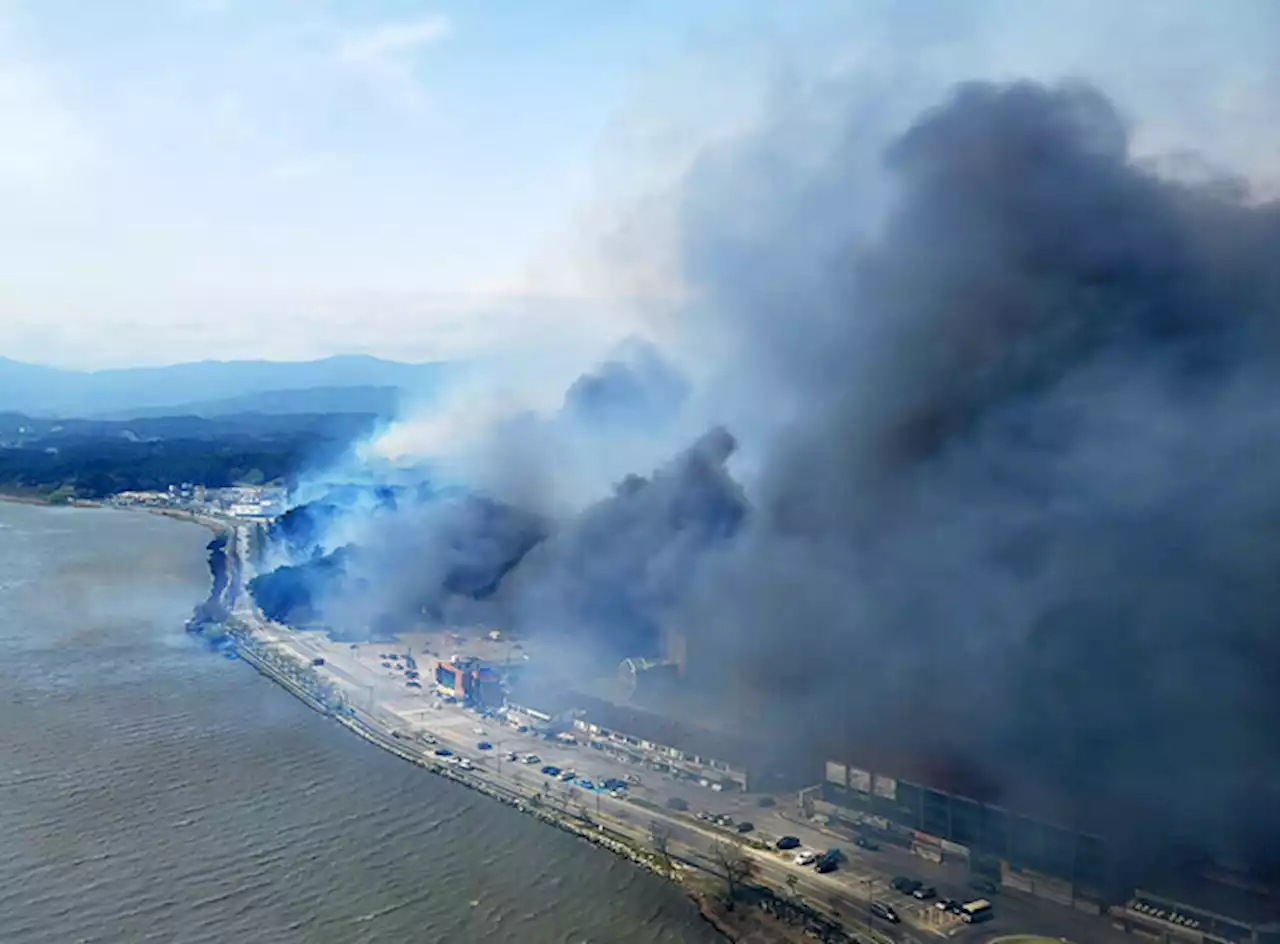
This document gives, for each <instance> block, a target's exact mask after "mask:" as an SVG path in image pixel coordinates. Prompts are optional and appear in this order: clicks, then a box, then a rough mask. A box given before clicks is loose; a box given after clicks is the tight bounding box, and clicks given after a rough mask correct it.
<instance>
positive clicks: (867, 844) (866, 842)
mask: <svg viewBox="0 0 1280 944" xmlns="http://www.w3.org/2000/svg"><path fill="white" fill-rule="evenodd" d="M853 844H854V845H855V846H857V847H858V848H859V849H866V850H867V851H868V852H876V851H878V850H879V849H880V843H878V842H876V841H875V840H874V839H868V838H867V837H866V836H859V837H858V838H857V839H855V840H854V841H853Z"/></svg>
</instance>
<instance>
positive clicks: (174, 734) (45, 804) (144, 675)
mask: <svg viewBox="0 0 1280 944" xmlns="http://www.w3.org/2000/svg"><path fill="white" fill-rule="evenodd" d="M13 508H17V509H18V510H17V511H16V512H15V511H12V510H11V509H13ZM48 511H49V510H48V509H38V508H28V507H22V506H9V507H6V506H3V505H0V519H3V521H2V522H0V527H5V526H7V527H8V529H9V531H8V533H6V535H5V540H3V541H0V574H4V575H5V577H4V581H5V582H4V583H0V642H3V643H4V644H5V647H6V659H5V660H3V661H0V692H4V696H3V697H4V698H5V699H6V702H7V704H8V705H9V706H10V709H11V710H10V711H8V712H0V751H2V753H0V757H3V758H4V760H5V764H4V765H3V770H0V928H2V929H3V935H0V940H2V941H3V944H49V942H64V941H65V942H73V941H83V942H86V944H90V942H91V944H117V942H119V944H138V942H146V941H156V942H164V944H204V942H210V944H212V942H217V944H227V942H234V944H259V942H262V944H289V942H294V941H298V942H305V944H374V942H378V944H388V942H391V944H400V942H409V941H414V942H417V941H460V942H470V941H484V942H493V944H507V942H510V944H517V942H518V944H541V942H565V944H588V942H589V944H597V942H610V944H613V942H616V944H650V942H653V944H658V942H661V944H667V942H681V944H683V942H707V941H712V940H716V937H715V936H714V935H713V934H712V933H711V931H710V929H708V928H707V927H706V926H705V925H703V924H702V923H701V921H700V920H699V918H698V917H697V914H696V911H695V910H694V908H693V907H692V905H690V904H689V903H688V902H686V901H685V900H684V899H683V898H682V897H681V896H679V895H678V894H677V893H676V892H674V891H673V890H672V889H670V888H669V887H667V886H665V885H664V884H663V883H661V882H660V881H658V880H657V879H655V878H654V877H652V876H649V875H645V874H643V873H640V872H638V871H637V870H635V869H634V868H632V867H630V866H629V865H627V864H625V863H623V862H621V861H620V860H618V859H616V858H614V857H612V856H610V855H609V854H607V853H605V852H603V851H601V850H598V849H595V848H593V847H591V846H588V845H586V844H585V843H583V842H581V841H579V840H576V839H573V838H572V837H569V836H567V835H565V834H562V833H560V832H557V831H555V830H552V829H548V828H547V827H545V826H542V825H540V824H538V823H536V822H534V821H532V820H530V819H528V818H527V817H524V816H521V815H520V814H518V813H516V812H515V811H512V810H509V809H507V808H506V807H503V806H500V805H498V804H494V803H491V802H489V801H487V800H485V799H483V798H481V797H479V796H477V795H476V794H474V793H470V792H468V791H466V790H463V789H461V788H459V787H457V786H455V785H453V784H450V783H448V782H445V781H442V780H439V779H436V778H433V777H431V776H430V775H428V774H426V773H424V772H423V771H420V770H418V769H416V768H414V767H411V766H409V765H407V764H404V763H401V762H399V761H397V760H395V759H393V758H391V757H390V756H389V755H386V754H384V753H383V752H380V751H378V750H377V749H375V748H373V747H371V746H369V745H367V744H365V743H364V742H363V741H360V740H359V739H357V738H354V737H352V736H350V735H349V734H347V733H346V732H344V731H342V730H341V729H339V728H337V727H336V726H335V725H333V724H331V723H330V722H328V721H326V720H325V719H323V718H321V717H319V716H317V715H315V714H314V713H312V712H310V711H309V710H307V709H306V708H305V707H303V706H302V705H301V704H300V703H298V702H297V701H296V700H294V699H293V698H291V697H290V696H288V695H287V694H286V693H284V692H283V691H282V690H280V689H279V688H277V687H276V686H274V685H272V684H271V683H269V682H267V681H266V680H265V679H263V678H261V677H260V676H258V675H256V674H255V673H254V672H253V671H252V669H250V668H249V667H248V666H246V665H244V664H242V663H239V662H230V661H227V660H224V659H218V658H215V657H212V656H210V655H209V654H208V653H207V652H205V651H204V650H202V649H201V648H200V647H198V646H197V645H195V644H194V643H193V642H192V641H191V640H189V639H187V637H186V636H185V635H184V634H183V633H182V631H181V624H182V621H183V619H184V618H185V617H186V615H187V613H188V612H189V609H190V606H191V603H192V602H194V601H195V600H196V599H198V598H199V596H200V595H201V594H203V592H204V591H205V590H206V588H207V575H206V573H205V570H204V567H205V564H204V555H205V551H204V545H205V543H206V542H207V534H206V533H205V532H204V531H203V530H201V529H198V528H194V527H191V526H188V525H183V524H180V523H176V522H173V521H168V520H164V519H159V518H154V517H148V516H137V515H123V514H106V515H95V514H89V515H81V514H79V513H77V512H64V513H61V514H58V515H56V516H55V517H54V518H51V519H48V520H45V519H44V518H42V515H43V514H45V513H48ZM49 522H53V523H52V524H50V523H49ZM121 547H127V548H128V549H129V562H128V566H127V567H121V566H119V556H120V555H119V549H120V548H121ZM6 555H7V556H6ZM15 556H18V557H20V558H21V559H20V560H15V559H13V558H14V557H15ZM67 574H73V575H74V577H75V582H76V585H77V588H78V589H77V592H75V593H70V592H63V588H61V587H60V584H59V577H51V576H50V575H67ZM42 575H43V576H42ZM95 580H96V581H104V580H105V581H109V582H110V584H111V586H110V587H109V588H102V587H96V586H95ZM158 586H163V592H162V593H159V595H158V596H157V598H156V599H155V600H150V601H149V600H147V599H145V598H146V596H147V594H148V593H152V594H155V593H156V591H155V588H156V587H158ZM175 588H180V589H181V590H182V592H175ZM108 590H109V592H108ZM130 598H136V600H135V602H134V603H132V604H130V605H129V606H128V608H127V609H128V612H126V613H123V614H121V613H118V612H117V611H116V606H117V602H116V601H120V600H128V599H130ZM103 600H109V601H111V604H110V605H108V606H98V605H96V603H95V601H99V602H100V601H103Z"/></svg>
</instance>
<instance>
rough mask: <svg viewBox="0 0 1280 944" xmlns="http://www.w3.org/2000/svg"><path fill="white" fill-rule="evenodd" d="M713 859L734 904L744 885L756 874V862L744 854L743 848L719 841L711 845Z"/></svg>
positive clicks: (730, 900) (726, 893)
mask: <svg viewBox="0 0 1280 944" xmlns="http://www.w3.org/2000/svg"><path fill="white" fill-rule="evenodd" d="M711 859H712V861H713V862H714V863H715V867H716V871H717V873H719V875H720V877H721V878H722V879H724V885H725V895H726V897H727V898H728V899H729V903H730V904H732V903H733V901H734V900H735V899H736V898H737V897H738V893H739V892H740V891H741V890H742V886H743V885H744V884H746V882H747V881H748V880H749V879H750V878H751V877H752V876H753V875H755V874H756V864H755V862H753V861H752V860H751V859H749V858H747V857H746V856H745V855H743V853H742V850H741V849H739V848H738V847H737V846H734V845H731V844H729V843H727V842H717V843H715V844H714V845H713V846H712V847H711Z"/></svg>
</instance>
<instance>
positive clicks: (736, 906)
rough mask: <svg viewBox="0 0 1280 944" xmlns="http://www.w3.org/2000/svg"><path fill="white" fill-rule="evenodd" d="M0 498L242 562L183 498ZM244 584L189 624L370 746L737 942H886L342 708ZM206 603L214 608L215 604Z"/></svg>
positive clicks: (646, 829)
mask: <svg viewBox="0 0 1280 944" xmlns="http://www.w3.org/2000/svg"><path fill="white" fill-rule="evenodd" d="M5 501H7V502H11V503H14V504H24V505H34V506H43V507H48V508H58V507H76V508H108V509H114V510H121V511H127V510H142V511H146V512H148V513H151V514H157V515H161V516H163V517H166V518H170V519H172V520H175V521H184V522H187V523H189V524H194V525H198V526H200V527H202V528H204V529H206V530H207V531H209V532H212V533H213V534H214V535H215V536H219V537H226V538H227V546H226V552H227V553H226V557H227V560H226V566H227V568H228V572H229V573H233V574H237V575H239V574H240V573H241V570H242V567H243V562H242V561H241V560H240V554H239V553H238V551H239V548H238V547H237V545H238V543H239V542H238V540H237V536H238V534H239V533H240V526H239V524H238V523H237V522H236V521H233V520H228V519H224V518H215V517H211V516H206V515H201V514H198V513H196V512H193V511H190V510H187V509H181V508H165V507H144V508H139V509H129V508H117V507H116V506H114V505H112V504H109V503H107V502H99V501H88V500H84V499H69V500H67V501H50V500H47V499H46V498H43V497H40V496H34V495H14V494H11V493H10V494H0V502H5ZM228 592H229V594H230V596H229V599H221V596H222V594H226V593H228ZM242 592H243V591H242V590H241V589H240V586H239V580H238V579H233V580H231V581H230V584H229V585H228V586H226V587H224V588H223V590H222V593H221V594H218V596H219V597H220V598H219V599H214V593H213V591H212V589H211V593H210V598H209V599H208V600H206V601H205V602H204V603H202V604H200V605H198V606H197V607H196V614H197V615H193V617H192V619H191V620H190V621H189V622H188V624H187V629H188V631H189V632H191V633H192V634H193V635H200V636H202V637H204V638H205V639H206V640H208V641H214V640H217V641H216V642H215V646H214V648H215V649H216V648H223V649H224V650H226V651H227V654H228V655H229V656H230V655H232V654H234V655H235V656H236V657H238V658H240V659H243V660H244V661H246V662H248V663H249V664H250V666H251V667H253V668H254V670H255V671H257V672H258V673H259V674H261V675H263V676H264V677H266V678H268V679H270V680H271V681H273V682H275V683H276V684H278V685H280V687H282V688H283V689H285V691H287V692H288V693H289V694H291V695H293V696H294V697H296V698H297V699H298V700H299V701H301V702H302V703H303V704H304V705H306V706H307V707H308V708H310V709H311V710H313V711H315V712H317V713H318V714H321V715H324V716H326V717H328V718H330V719H332V720H334V721H336V722H337V723H338V724H340V725H341V726H342V727H344V728H346V729H347V730H348V731H350V732H351V733H352V734H355V735H356V736H357V737H360V738H362V739H364V740H365V741H368V742H369V743H370V744H372V745H373V746H375V747H378V748H381V749H382V750H384V751H386V752H388V753H391V754H393V755H395V756H396V757H398V758H400V759H401V760H404V761H407V762H409V763H412V764H414V765H415V766H417V767H421V768H423V769H425V770H426V771H428V772H429V773H433V774H435V775H436V776H439V777H442V778H444V779H446V780H450V781H452V782H453V783H455V784H457V785H459V786H462V787H466V788H467V789H469V790H473V791H475V792H477V793H481V794H483V795H485V796H487V797H489V798H490V799H493V800H496V801H497V802H500V803H502V804H503V805H505V806H508V807H510V808H513V809H515V810H517V811H519V812H521V813H524V814H526V815H529V816H533V817H534V818H535V819H537V820H539V821H540V822H542V823H544V824H546V825H548V826H553V827H555V828H556V829H559V830H560V831H562V832H566V833H569V834H571V835H574V836H576V837H578V838H579V839H583V840H585V841H587V842H590V843H591V844H592V845H595V846H597V847H599V848H602V849H605V850H606V851H609V852H611V853H613V854H614V855H616V856H618V857H619V858H623V859H626V860H628V861H629V862H631V863H632V864H633V865H636V866H638V867H640V868H642V869H644V870H646V871H648V872H650V873H651V874H654V875H657V876H658V877H659V878H662V879H665V880H667V881H668V882H670V883H671V884H672V885H674V886H676V887H677V888H678V889H679V891H680V892H681V893H682V894H683V895H684V896H685V897H686V898H688V899H689V900H690V901H691V902H692V903H693V905H694V907H696V908H697V909H698V913H699V916H700V917H701V919H702V920H703V921H704V922H706V923H707V924H708V925H709V926H710V927H711V928H712V929H713V930H714V932H715V933H716V934H717V935H718V936H719V937H720V938H721V939H722V940H725V941H729V942H735V944H791V942H798V941H802V940H819V941H823V942H828V944H854V942H858V944H886V941H885V939H884V938H883V937H881V936H879V935H878V934H876V933H875V932H871V933H862V931H861V929H857V930H855V929H854V928H850V927H848V926H847V925H845V924H844V923H843V922H841V921H839V920H838V919H834V918H832V917H830V916H828V915H826V914H824V913H822V912H821V911H818V910H815V909H814V907H813V906H812V905H810V904H802V903H800V902H799V901H797V900H795V899H793V898H788V897H786V893H785V892H782V891H781V890H780V889H778V888H774V887H772V886H771V885H769V884H750V885H747V886H744V887H743V889H742V891H743V892H744V894H743V895H741V896H740V897H739V898H738V899H737V900H736V901H730V900H728V899H727V898H726V897H725V895H724V894H723V893H724V888H723V882H724V879H723V876H722V875H721V874H719V873H718V871H717V868H716V865H715V862H714V860H713V859H712V858H711V857H710V856H708V854H707V852H706V850H705V849H702V848H700V847H698V848H695V847H693V846H684V843H683V842H679V843H677V842H673V844H672V847H671V848H670V850H669V851H668V854H667V856H666V857H665V859H663V858H661V857H660V856H659V854H658V853H657V852H656V851H655V850H654V848H653V846H652V839H651V837H650V828H651V827H650V822H649V821H650V820H653V823H654V824H655V825H656V823H657V822H658V821H659V820H663V819H666V820H669V821H672V820H679V817H676V816H674V814H673V813H672V812H671V811H668V810H665V809H661V810H659V809H656V808H654V809H651V808H648V807H645V808H643V809H641V808H637V809H635V810H632V808H631V807H630V806H628V807H626V808H625V809H624V810H623V811H621V812H620V813H617V814H614V813H613V812H612V811H611V812H610V813H605V812H602V811H601V810H600V809H599V804H597V809H596V811H595V812H594V813H590V812H588V811H587V809H586V807H585V806H581V805H580V806H579V807H578V809H577V812H575V813H571V812H570V811H569V809H568V807H567V806H564V807H557V806H555V805H554V804H553V803H552V802H551V800H550V798H549V797H547V796H545V795H544V794H540V793H537V792H533V793H531V792H530V788H529V784H527V783H525V782H523V781H522V779H521V776H520V774H519V773H515V774H514V776H512V775H511V774H510V773H509V774H508V776H507V777H506V778H504V777H503V775H502V768H501V764H499V765H498V773H497V774H496V775H495V774H494V772H493V771H492V770H490V769H489V768H488V767H487V765H485V764H484V763H483V759H480V758H477V759H476V766H475V767H472V768H467V769H463V768H460V767H457V766H453V765H451V764H449V763H447V762H446V761H445V760H444V759H443V758H441V757H438V756H434V753H433V752H432V751H431V750H430V749H429V748H428V749H424V747H423V745H422V744H419V743H418V740H417V739H416V738H412V739H411V738H410V736H409V735H408V734H407V733H406V732H405V731H404V730H403V729H402V726H400V725H396V724H395V722H393V721H392V720H391V719H390V718H382V717H378V716H377V715H378V712H376V711H373V710H369V711H365V710H357V709H355V708H351V707H347V706H346V704H345V699H342V707H341V708H339V707H338V706H337V705H335V704H334V701H333V700H332V698H327V697H326V696H331V695H332V694H333V691H332V690H329V691H328V692H325V691H322V690H321V689H322V688H323V686H322V685H321V684H320V679H319V677H318V676H315V675H314V670H310V667H309V666H304V667H302V668H301V670H300V668H299V666H298V665H297V664H296V663H292V662H289V661H288V660H286V659H284V658H282V656H281V652H280V649H279V648H277V647H281V648H283V649H285V650H287V651H289V652H291V653H293V654H294V656H295V657H296V656H299V655H304V654H303V653H301V652H299V651H298V650H297V647H296V643H294V644H292V645H291V644H290V642H288V641H284V640H280V639H278V638H275V637H274V635H273V634H271V633H269V632H268V631H267V627H266V626H265V625H264V624H261V623H260V617H259V615H258V614H256V613H254V612H253V611H252V609H250V610H247V611H246V610H244V609H243V608H242V607H235V608H234V609H233V608H232V607H230V606H227V605H226V604H227V603H228V602H232V601H234V600H235V599H236V597H237V596H238V595H239V594H240V593H242ZM210 604H216V605H217V608H220V609H221V611H222V612H223V613H224V614H225V616H223V617H222V618H221V619H218V620H213V619H212V618H211V617H210V616H209V615H208V614H202V613H201V611H202V610H203V609H204V608H205V607H206V606H208V605H210ZM209 612H210V613H212V612H217V609H214V610H211V611H209ZM202 624H203V628H202ZM210 626H217V627H218V628H219V633H218V636H215V637H210V636H208V635H206V633H205V632H204V629H207V628H208V627H210ZM264 636H265V638H264ZM309 670H310V671H309ZM383 713H384V714H385V712H383ZM451 746H452V745H451ZM451 759H452V760H456V759H457V758H456V757H453V758H451ZM637 815H638V817H639V819H640V820H641V822H639V823H637V822H635V821H632V817H633V816H637ZM716 841H717V842H718V841H719V839H717V840H716ZM681 846H684V848H681ZM867 930H868V931H869V930H870V929H867Z"/></svg>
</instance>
